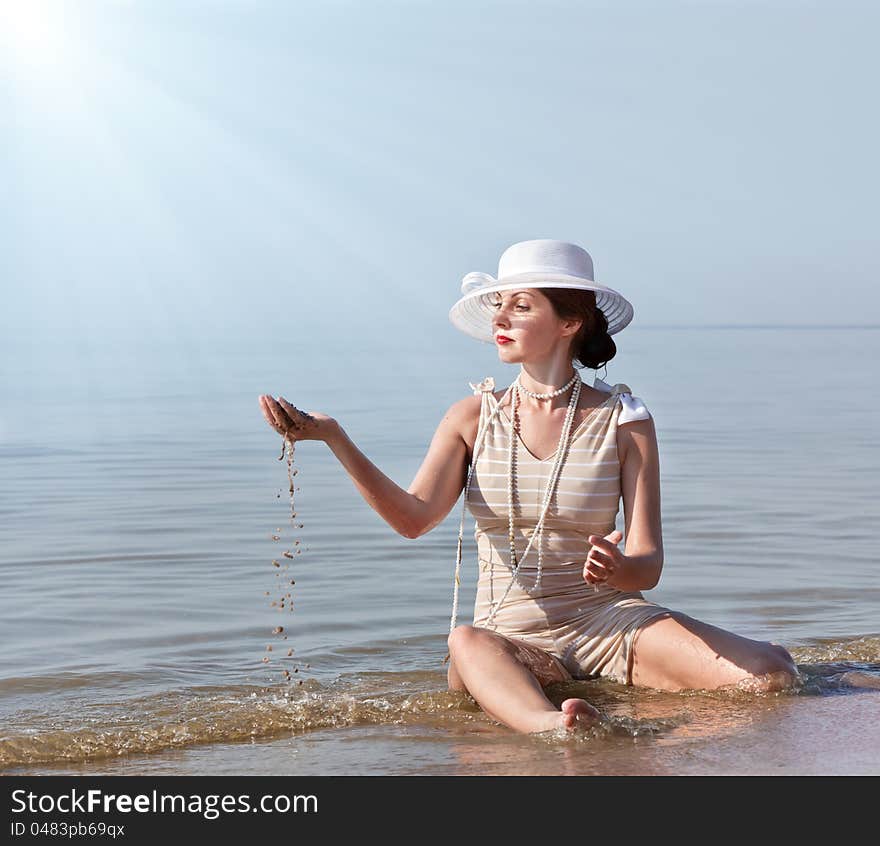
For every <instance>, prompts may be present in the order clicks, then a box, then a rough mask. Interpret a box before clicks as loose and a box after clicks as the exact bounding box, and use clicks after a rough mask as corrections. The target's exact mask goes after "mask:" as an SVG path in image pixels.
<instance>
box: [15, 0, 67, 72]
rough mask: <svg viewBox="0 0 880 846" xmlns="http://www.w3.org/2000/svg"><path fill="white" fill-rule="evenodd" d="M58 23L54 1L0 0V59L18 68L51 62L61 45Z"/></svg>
mask: <svg viewBox="0 0 880 846" xmlns="http://www.w3.org/2000/svg"><path fill="white" fill-rule="evenodd" d="M62 23H63V6H62V4H61V3H60V2H57V0H56V2H52V0H0V51H2V54H3V55H2V57H0V58H2V59H3V60H4V61H10V60H12V63H13V64H14V65H15V66H16V67H17V68H19V69H22V70H25V69H30V70H37V69H41V68H47V67H51V66H53V65H55V64H56V63H58V61H59V60H60V58H61V53H62V50H63V46H64V44H63V38H62Z"/></svg>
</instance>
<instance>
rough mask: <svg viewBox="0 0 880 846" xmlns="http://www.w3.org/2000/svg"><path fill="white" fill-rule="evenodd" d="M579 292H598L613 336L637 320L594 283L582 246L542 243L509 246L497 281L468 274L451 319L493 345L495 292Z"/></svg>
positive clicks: (484, 275)
mask: <svg viewBox="0 0 880 846" xmlns="http://www.w3.org/2000/svg"><path fill="white" fill-rule="evenodd" d="M519 287H524V288H575V289H577V290H581V291H595V292H596V306H597V307H598V308H600V309H601V310H602V313H603V314H604V315H605V319H606V320H607V321H608V334H609V335H613V334H615V332H619V331H620V330H621V329H623V328H624V327H625V326H626V325H627V324H628V323H629V322H630V321H631V320H632V318H633V307H632V305H630V303H629V301H628V300H627V299H626V298H625V297H624V296H623V295H622V294H620V293H619V292H618V291H615V290H614V289H613V288H609V287H608V286H607V285H601V284H599V283H598V282H596V281H594V280H593V259H592V258H590V254H589V253H588V252H587V251H586V250H585V249H584V248H583V247H579V246H578V245H577V244H570V243H568V242H567V241H555V240H553V239H552V238H538V239H536V240H533V241H520V242H519V243H518V244H514V245H513V246H511V247H508V248H507V249H506V250H505V251H504V252H503V253H502V254H501V259H500V261H499V262H498V278H497V279H496V278H495V277H493V276H490V275H489V274H488V273H480V272H479V271H475V272H473V273H468V274H467V276H465V277H464V279H463V280H462V282H461V293H462V294H463V296H462V298H461V299H460V300H459V301H458V302H457V303H456V304H455V305H454V306H453V307H452V308H451V309H450V310H449V319H450V320H451V321H452V325H453V326H455V327H456V329H460V330H461V331H462V332H464V333H465V334H467V335H470V336H471V337H472V338H476V339H477V340H478V341H486V343H489V344H492V343H494V342H495V338H494V335H493V332H492V318H493V315H494V314H495V309H494V308H493V307H492V302H493V298H492V297H491V296H489V295H490V294H492V293H495V292H496V291H510V290H512V289H513V288H519Z"/></svg>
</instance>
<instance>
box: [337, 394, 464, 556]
mask: <svg viewBox="0 0 880 846" xmlns="http://www.w3.org/2000/svg"><path fill="white" fill-rule="evenodd" d="M479 401H480V398H479V397H478V396H471V397H466V398H465V399H462V400H459V401H458V402H456V403H454V404H453V405H451V406H450V407H449V409H448V410H447V412H446V414H445V415H444V416H443V419H442V420H441V421H440V424H439V426H438V427H437V430H436V432H435V433H434V437H433V439H432V440H431V445H430V446H429V448H428V452H427V454H426V455H425V458H424V459H423V461H422V465H421V467H420V468H419V470H418V472H417V473H416V475H415V478H414V479H413V481H412V484H411V485H410V486H409V489H408V490H403V488H401V487H400V486H399V485H397V484H396V483H395V482H394V481H393V480H392V479H389V478H388V476H386V475H385V474H384V473H383V472H382V471H381V470H379V468H378V467H376V465H375V464H373V462H372V461H370V459H369V458H367V457H366V456H365V455H364V454H363V453H362V452H361V451H360V450H359V449H358V448H357V446H356V445H355V444H354V442H353V441H352V440H351V438H349V437H348V435H347V434H346V432H345V430H344V429H343V428H342V426H340V425H339V424H338V423H337V424H336V426H334V427H333V428H332V429H331V431H330V433H329V434H328V436H327V437H326V438H325V441H326V443H327V446H329V447H330V449H331V450H332V451H333V454H334V455H335V456H336V457H337V458H338V459H339V461H340V463H341V464H342V466H343V467H345V469H346V471H347V472H348V475H349V476H350V477H351V480H352V481H353V482H354V484H355V487H357V489H358V490H359V491H360V492H361V495H362V496H363V498H364V499H365V500H366V501H367V504H368V505H369V506H370V507H371V508H372V509H373V510H374V511H375V512H376V513H377V514H378V515H379V516H380V517H382V519H384V520H385V521H386V522H387V523H388V524H389V525H390V526H391V528H393V529H394V530H395V531H396V532H398V533H399V534H401V535H403V536H404V537H406V538H417V537H419V536H421V535H423V534H426V533H427V532H429V531H431V529H433V528H434V527H435V526H436V525H437V524H438V523H440V522H442V520H443V519H444V518H445V517H446V515H447V514H449V512H450V511H451V510H452V507H453V506H454V505H455V503H456V502H457V501H458V498H459V496H460V495H461V491H462V488H464V484H465V480H466V478H467V470H468V463H469V456H468V445H467V442H466V441H465V438H464V433H466V432H469V431H470V429H473V431H472V432H470V435H472V436H473V435H475V434H476V428H477V423H478V418H479ZM471 440H473V437H472V438H471Z"/></svg>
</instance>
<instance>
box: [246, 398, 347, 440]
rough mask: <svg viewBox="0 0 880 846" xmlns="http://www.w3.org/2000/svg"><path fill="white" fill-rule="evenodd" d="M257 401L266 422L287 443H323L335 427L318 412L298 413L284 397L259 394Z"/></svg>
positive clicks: (327, 418) (331, 420) (326, 417)
mask: <svg viewBox="0 0 880 846" xmlns="http://www.w3.org/2000/svg"><path fill="white" fill-rule="evenodd" d="M259 400H260V409H261V410H262V412H263V417H265V418H266V422H267V423H268V424H269V425H270V426H271V427H272V428H273V429H274V430H275V431H276V432H277V433H278V434H279V435H281V436H283V437H284V439H285V440H288V441H325V440H327V438H328V437H329V435H330V434H331V433H332V431H333V429H334V427H335V426H336V425H337V424H336V421H335V420H334V419H333V418H332V417H328V416H327V415H326V414H321V412H320V411H312V412H305V411H300V410H299V409H298V408H297V407H296V406H295V405H291V404H290V403H289V402H288V401H287V400H286V399H284V397H278V399H275V398H274V397H273V396H271V394H260V397H259Z"/></svg>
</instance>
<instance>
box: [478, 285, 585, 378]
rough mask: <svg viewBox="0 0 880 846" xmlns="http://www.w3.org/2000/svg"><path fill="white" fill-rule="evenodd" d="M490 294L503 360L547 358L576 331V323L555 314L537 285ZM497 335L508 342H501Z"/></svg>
mask: <svg viewBox="0 0 880 846" xmlns="http://www.w3.org/2000/svg"><path fill="white" fill-rule="evenodd" d="M490 296H491V297H492V303H493V305H492V308H493V311H494V315H493V317H492V336H493V338H494V339H495V346H496V347H497V349H498V355H499V357H500V358H501V360H502V361H506V362H511V363H512V362H523V361H539V360H542V359H546V358H549V357H551V356H552V355H553V354H554V352H555V350H556V349H557V347H558V346H559V344H565V345H568V344H569V343H570V342H571V336H572V335H573V334H574V332H575V331H577V327H578V323H577V322H575V321H570V320H568V321H567V320H561V319H560V318H559V317H557V316H556V312H555V311H554V310H553V306H552V305H551V303H550V300H548V299H547V297H545V296H544V295H543V294H542V293H541V291H540V290H539V289H537V288H523V289H522V290H519V289H517V290H514V291H496V292H495V293H493V294H490ZM566 330H567V331H566ZM572 330H573V331H572ZM499 335H501V336H504V337H507V338H510V339H511V341H507V342H500V341H499Z"/></svg>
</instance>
